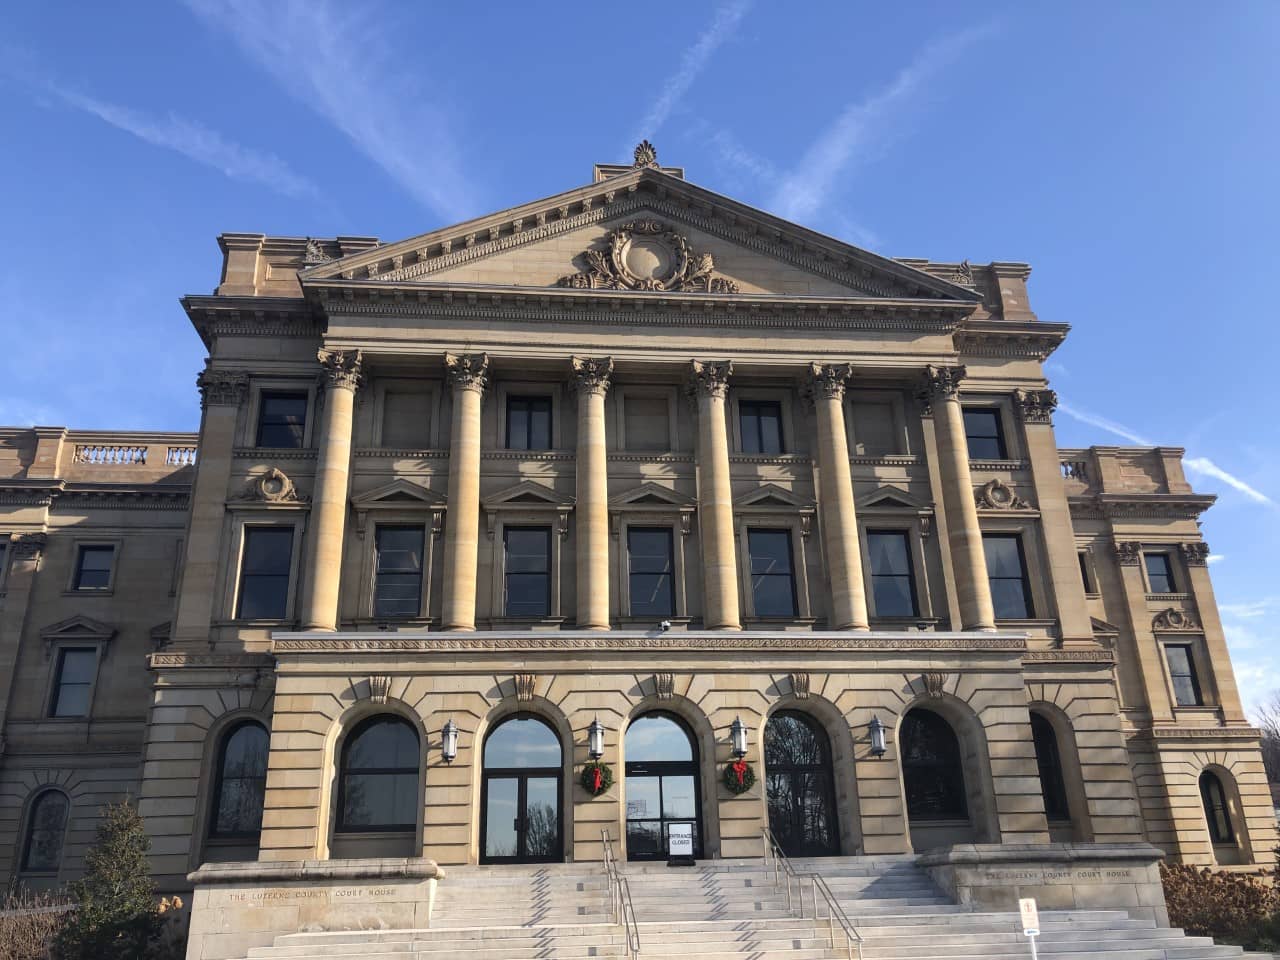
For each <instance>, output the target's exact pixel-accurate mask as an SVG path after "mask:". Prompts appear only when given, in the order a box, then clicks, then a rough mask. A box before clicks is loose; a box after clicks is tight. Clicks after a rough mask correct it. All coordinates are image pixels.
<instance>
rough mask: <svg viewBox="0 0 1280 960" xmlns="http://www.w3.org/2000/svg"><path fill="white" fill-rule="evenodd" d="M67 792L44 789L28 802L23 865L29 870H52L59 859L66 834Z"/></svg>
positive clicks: (43, 871)
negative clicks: (29, 805)
mask: <svg viewBox="0 0 1280 960" xmlns="http://www.w3.org/2000/svg"><path fill="white" fill-rule="evenodd" d="M68 807H69V804H68V801H67V796H66V794H64V793H60V792H59V791H57V790H47V791H45V792H44V793H42V794H41V795H40V796H39V797H37V798H36V801H35V803H33V804H32V805H31V812H30V814H29V815H28V818H27V843H26V849H25V850H24V851H23V854H22V869H23V871H25V872H29V873H55V872H57V870H58V867H59V865H60V864H61V862H62V841H63V839H64V838H65V837H66V835H67V812H68Z"/></svg>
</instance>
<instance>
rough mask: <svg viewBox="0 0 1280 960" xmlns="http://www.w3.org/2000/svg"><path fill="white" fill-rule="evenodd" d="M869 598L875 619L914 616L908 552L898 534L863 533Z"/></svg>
mask: <svg viewBox="0 0 1280 960" xmlns="http://www.w3.org/2000/svg"><path fill="white" fill-rule="evenodd" d="M867 553H868V554H870V561H871V594H872V598H873V599H874V601H875V614H876V616H877V617H914V616H916V612H917V611H916V585H915V577H914V576H913V574H912V570H911V549H910V545H909V542H908V540H907V535H906V533H904V532H903V531H901V530H869V531H867Z"/></svg>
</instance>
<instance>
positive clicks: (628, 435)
mask: <svg viewBox="0 0 1280 960" xmlns="http://www.w3.org/2000/svg"><path fill="white" fill-rule="evenodd" d="M218 244H219V247H220V248H221V251H222V257H223V259H222V264H221V276H220V280H219V282H218V285H217V289H216V291H215V292H214V293H213V294H211V295H206V294H193V295H190V296H188V297H186V298H184V299H183V300H182V306H183V308H184V309H185V311H186V314H187V316H188V317H189V318H190V322H191V323H192V324H193V325H194V327H195V330H196V332H197V333H198V334H199V336H200V337H201V339H202V340H203V342H204V344H205V346H206V347H207V349H208V354H209V359H208V361H207V365H206V367H205V369H204V370H203V372H201V373H200V374H199V377H198V381H197V385H198V388H199V393H198V398H199V402H200V408H201V411H202V413H201V421H200V431H199V433H198V434H143V433H116V432H83V431H76V430H73V429H67V428H62V427H34V428H30V429H25V428H6V429H4V430H3V431H0V534H2V535H3V536H2V537H0V548H2V549H4V551H5V552H4V555H3V567H2V568H0V569H2V571H3V572H2V573H0V664H2V669H0V675H2V676H3V677H4V678H5V681H4V684H3V686H2V687H0V722H2V723H3V753H2V754H0V867H2V868H3V870H4V872H5V873H6V874H7V875H8V876H10V877H12V878H14V879H16V880H18V881H21V882H24V883H27V884H29V885H35V886H48V885H52V884H55V883H59V882H64V881H66V880H67V879H69V878H72V877H74V876H76V875H77V874H78V872H79V871H80V870H81V868H82V862H83V854H84V852H85V850H86V847H87V845H88V844H89V843H90V842H91V840H92V836H93V831H94V828H95V826H96V823H97V818H98V815H99V808H100V806H101V805H102V804H103V803H104V802H106V801H108V800H111V799H114V798H119V797H122V796H124V795H126V794H128V795H132V796H134V797H136V798H137V799H138V802H139V803H140V807H141V811H142V813H143V815H144V816H145V818H146V823H147V828H148V831H149V833H150V836H151V841H152V859H153V863H154V869H155V873H156V875H157V877H158V878H159V880H160V883H161V885H162V887H163V888H165V889H187V888H189V887H190V886H191V882H190V881H188V879H187V878H188V874H190V873H191V872H192V871H195V870H196V869H197V868H200V867H201V865H204V864H215V863H219V862H227V861H258V862H260V863H262V864H271V863H279V862H294V861H304V860H319V861H332V860H348V859H366V858H372V857H425V858H429V859H431V860H434V861H436V862H437V863H438V864H441V865H444V866H445V868H446V870H447V869H448V866H449V865H467V864H480V863H504V862H560V861H573V862H584V861H585V862H598V861H600V860H601V858H602V856H603V846H602V830H607V831H609V833H610V835H611V837H612V840H613V843H614V844H615V846H616V850H617V853H618V856H619V858H620V859H624V860H625V859H630V860H636V859H644V858H656V857H659V856H662V857H665V851H666V842H665V838H666V835H667V832H668V829H669V825H670V823H672V822H676V821H678V822H682V823H683V822H691V823H693V824H694V844H695V848H696V855H697V856H698V858H699V859H700V860H715V859H717V858H743V857H758V856H760V855H761V854H762V852H763V846H762V844H763V841H762V831H763V829H764V828H769V829H770V831H771V832H772V835H773V837H774V838H775V839H776V840H777V842H778V844H779V845H780V847H781V848H782V849H783V850H784V851H786V852H787V853H790V854H793V855H797V856H799V855H803V856H819V855H825V854H844V855H853V854H862V855H885V854H904V853H911V852H913V851H914V852H919V851H923V850H927V849H934V848H939V847H942V848H946V847H951V846H952V845H955V844H1002V845H1006V846H1010V847H1018V848H1019V849H1025V848H1026V846H1027V845H1031V846H1033V847H1034V846H1036V845H1045V844H1050V843H1051V842H1054V843H1066V844H1072V845H1073V846H1071V847H1070V848H1069V849H1074V850H1077V851H1078V850H1086V849H1088V848H1089V847H1090V846H1091V845H1115V844H1140V843H1142V842H1148V843H1150V844H1154V845H1155V846H1157V847H1159V848H1160V849H1162V850H1164V851H1165V852H1166V853H1167V854H1168V856H1170V857H1172V858H1174V859H1177V860H1182V861H1185V862H1190V863H1197V864H1214V863H1216V864H1221V865H1249V864H1253V865H1262V864H1267V863H1269V862H1270V860H1271V858H1272V854H1271V850H1272V847H1273V846H1274V844H1275V839H1276V837H1275V827H1274V819H1273V814H1272V809H1271V801H1270V797H1269V794H1268V790H1267V785H1266V783H1265V778H1264V776H1263V769H1262V762H1261V757H1260V754H1259V746H1258V732H1257V731H1256V730H1255V729H1253V728H1252V727H1251V726H1250V725H1249V723H1248V722H1247V720H1246V718H1245V715H1244V712H1243V710H1242V708H1241V702H1240V697H1239V694H1238V691H1237V688H1236V682H1235V679H1234V677H1233V674H1232V667H1231V663H1230V659H1229V657H1228V654H1227V648H1226V644H1225V641H1224V638H1223V631H1222V625H1221V622H1220V620H1219V614H1218V610H1217V606H1216V604H1215V601H1214V595H1213V588H1212V586H1211V583H1210V578H1209V572H1208V568H1207V567H1206V557H1207V553H1208V547H1207V546H1206V544H1205V543H1204V541H1203V540H1202V539H1201V536H1200V530H1199V525H1198V522H1197V521H1198V518H1199V517H1200V516H1201V515H1202V513H1203V512H1204V511H1205V510H1206V509H1207V508H1208V507H1209V506H1210V505H1211V504H1212V502H1213V497H1211V496H1206V495H1203V494H1197V493H1195V492H1194V491H1193V490H1192V489H1191V487H1190V486H1189V485H1188V483H1187V480H1186V478H1185V476H1184V473H1183V468H1182V464H1181V454H1182V451H1181V450H1179V449H1176V448H1169V447H1156V448H1150V447H1141V448H1139V447H1109V446H1108V447H1102V446H1098V447H1090V448H1088V449H1071V450H1064V449H1059V447H1058V446H1057V443H1056V441H1055V438H1054V429H1053V423H1052V417H1053V412H1054V407H1055V402H1056V399H1055V395H1054V393H1053V391H1052V390H1050V389H1049V386H1048V383H1047V381H1046V377H1045V372H1044V361H1045V359H1046V358H1047V357H1048V356H1049V355H1050V354H1051V353H1052V352H1053V351H1054V350H1055V349H1056V348H1057V347H1058V346H1059V345H1060V344H1061V343H1062V341H1063V339H1064V337H1065V336H1066V335H1067V329H1068V328H1067V325H1066V324H1064V323H1051V322H1043V321H1040V320H1039V319H1038V318H1037V317H1036V314H1035V313H1034V312H1033V311H1032V308H1031V305H1030V303H1029V301H1028V293H1027V277H1028V274H1029V273H1030V268H1029V267H1028V266H1027V265H1026V264H1022V263H1013V262H994V263H989V264H984V265H978V264H970V263H968V262H959V263H954V262H949V263H936V262H931V261H927V260H914V259H889V258H886V257H882V256H879V255H876V254H873V253H870V252H867V251H865V250H861V249H858V248H856V247H853V246H849V245H847V244H845V243H842V242H839V241H836V240H833V239H830V238H829V237H826V236H823V235H820V234H818V233H815V232H813V231H811V230H808V229H806V228H804V227H803V226H799V225H796V224H792V223H788V222H784V221H782V220H780V219H778V218H776V217H773V216H771V215H769V214H766V213H762V212H761V211H759V210H755V209H752V208H750V207H747V206H745V205H743V204H741V203H738V202H735V201H733V200H731V199H728V198H726V197H723V196H720V195H718V194H715V193H712V192H710V191H708V190H706V189H703V188H700V187H697V186H694V185H692V184H691V183H689V182H688V181H686V180H685V179H684V175H683V171H682V170H681V169H679V168H671V167H662V166H659V165H658V163H657V160H656V157H655V155H654V153H653V152H652V150H651V148H648V147H647V145H642V147H641V148H640V149H638V150H637V154H636V160H635V164H634V165H628V166H597V167H596V168H595V172H594V179H593V180H592V182H591V183H589V184H587V185H586V186H582V187H579V188H576V189H573V190H569V191H568V192H565V193H561V194H559V195H557V196H553V197H550V198H548V199H544V200H537V201H534V202H531V203H527V204H525V205H522V206H519V207H515V208H513V209H510V210H505V211H503V212H501V213H497V214H494V215H492V216H487V217H483V218H481V219H478V220H473V221H470V222H467V223H463V224H461V225H458V226H451V227H448V228H445V229H441V230H436V231H434V232H431V233H427V234H424V235H422V236H417V237H413V238H411V239H408V240H403V241H398V242H394V243H381V242H379V241H377V240H375V239H373V238H368V237H337V238H335V239H314V238H307V239H301V238H293V237H272V236H263V235H261V234H248V233H229V234H224V235H222V236H221V237H219V238H218ZM211 270H212V268H211ZM181 335H182V334H181V333H178V332H175V334H174V336H175V338H176V337H179V336H181ZM196 400H197V394H196V393H195V392H193V394H192V397H191V402H192V406H193V408H194V405H195V403H196ZM597 722H598V726H597V727H594V728H593V725H594V724H596V723H597ZM593 729H594V730H595V731H597V732H596V734H595V738H596V740H597V747H598V750H597V751H596V752H599V753H600V760H601V761H602V762H603V763H605V764H607V765H608V767H609V773H610V774H611V779H612V782H611V783H605V784H603V785H602V786H603V789H602V790H601V792H600V793H599V794H598V795H595V791H594V790H593V789H587V787H586V786H584V785H583V784H584V781H583V779H582V770H583V768H584V764H586V763H587V762H588V760H589V759H590V753H591V752H592V751H591V747H592V731H593ZM735 730H736V737H735ZM739 756H741V759H742V760H743V761H745V763H746V764H747V767H746V773H745V775H744V786H745V787H747V789H744V790H743V792H737V791H735V790H734V789H731V786H733V777H734V776H735V774H734V773H733V770H734V767H733V763H734V762H735V761H736V760H738V759H739ZM739 769H742V768H741V767H739ZM753 778H754V781H755V782H754V784H751V783H750V780H751V779H753ZM1044 849H1046V850H1048V849H1050V848H1048V847H1045V848H1044ZM1055 849H1063V848H1055ZM206 869H209V868H206Z"/></svg>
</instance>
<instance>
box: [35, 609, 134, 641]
mask: <svg viewBox="0 0 1280 960" xmlns="http://www.w3.org/2000/svg"><path fill="white" fill-rule="evenodd" d="M115 632H116V628H115V627H113V626H112V625H111V624H109V623H103V622H102V621H101V620H94V619H93V618H92V617H86V616H83V615H80V614H77V615H76V616H74V617H68V618H67V619H66V620H59V621H58V622H57V623H55V624H51V625H50V626H47V627H45V628H44V629H43V630H41V631H40V637H41V639H43V640H71V639H86V640H110V639H111V638H112V637H113V636H115Z"/></svg>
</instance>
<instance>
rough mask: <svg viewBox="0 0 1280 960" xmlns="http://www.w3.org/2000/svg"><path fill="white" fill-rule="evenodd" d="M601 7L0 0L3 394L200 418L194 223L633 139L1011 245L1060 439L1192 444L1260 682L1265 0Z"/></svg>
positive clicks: (704, 174) (579, 156)
mask: <svg viewBox="0 0 1280 960" xmlns="http://www.w3.org/2000/svg"><path fill="white" fill-rule="evenodd" d="M122 9H124V10H128V11H129V13H128V15H127V16H126V15H122V14H121V13H120V12H119V11H120V10H122ZM623 9H624V10H625V13H619V12H617V8H608V9H606V8H602V7H601V6H600V5H599V4H591V5H588V4H568V3H562V4H559V5H550V4H514V3H511V4H505V3H489V4H483V5H481V4H452V5H444V4H427V3H415V4H410V3H404V4H400V5H396V4H389V3H387V4H377V3H364V4H359V5H356V4H342V3H339V2H336V0H304V2H292V0H290V2H285V0H275V2H272V3H260V2H257V0H189V2H187V3H174V4H161V3H150V4H145V3H137V4H132V5H128V6H127V7H124V8H120V7H117V6H115V5H112V4H89V3H83V4H60V3H43V4H19V5H9V6H8V7H7V8H6V10H5V11H4V13H3V14H0V18H2V19H0V25H2V26H3V29H2V30H0V119H2V120H3V129H4V131H5V134H4V136H3V138H0V182H3V183H4V184H5V186H6V190H5V196H4V201H3V206H2V207H0V210H3V214H2V216H3V222H4V224H5V225H6V227H7V229H8V231H9V232H8V234H7V236H6V239H5V242H4V250H3V256H2V257H0V304H2V305H3V306H0V331H2V332H3V334H4V344H5V349H4V350H3V351H2V352H0V378H2V379H0V423H8V424H30V423H42V424H66V425H68V426H72V427H78V428H120V429H194V428H195V427H196V425H197V422H198V414H199V411H198V406H197V403H196V396H195V391H194V389H193V377H194V375H195V373H196V371H197V370H198V369H199V368H200V366H201V363H202V360H203V350H202V348H201V345H200V342H199V340H198V339H197V337H196V336H195V334H194V333H193V332H192V331H191V328H190V326H189V324H188V322H187V320H186V318H185V316H184V315H183V313H182V311H181V309H180V307H179V306H178V302H177V301H178V297H179V296H181V295H182V294H186V293H204V292H208V291H211V290H212V289H213V287H214V285H215V284H216V283H217V280H218V266H219V254H218V251H217V247H216V246H215V244H214V241H213V238H214V237H215V236H216V235H217V234H218V233H220V232H223V231H253V232H263V233H279V234H288V235H294V236H303V235H313V236H334V235H335V234H360V235H376V236H378V237H380V238H382V239H383V240H396V239H400V238H403V237H406V236H411V235H414V234H417V233H421V232H423V231H425V230H429V229H433V228H435V227H439V226H443V225H446V224H448V223H450V222H453V221H456V220H459V219H462V218H465V217H469V216H473V215H478V214H482V213H485V212H488V211H491V210H497V209H501V208H504V207H507V206H510V205H512V204H515V203H518V202H522V201H525V200H528V199H532V198H535V197H540V196H545V195H548V194H552V193H556V192H558V191H560V190H564V189H568V188H570V187H573V186H576V185H578V184H581V183H584V182H586V181H587V180H588V178H589V176H590V170H591V164H592V163H593V162H597V161H604V162H621V161H626V160H628V159H629V157H630V151H631V148H632V146H633V145H634V143H635V142H636V141H637V140H638V139H640V138H641V137H648V138H650V139H651V140H653V141H654V142H655V143H656V144H657V146H658V148H659V155H660V159H661V160H663V161H664V162H666V163H668V164H678V165H682V166H684V167H685V168H686V170H687V172H688V176H689V179H691V180H693V181H695V182H697V183H700V184H702V185H704V186H707V187H710V188H712V189H714V190H717V191H719V192H722V193H727V194H729V195H732V196H734V197H737V198H739V199H741V200H743V201H745V202H747V203H751V204H754V205H757V206H760V207H763V208H765V209H767V210H770V211H772V212H775V213H777V214H780V215H782V216H785V217H789V218H792V219H795V220H797V221H799V222H801V223H804V224H806V225H807V226H810V227H813V228H816V229H819V230H823V231H825V232H828V233H831V234H834V235H836V236H839V237H841V238H843V239H846V240H849V241H850V242H853V243H857V244H859V245H862V246H866V247H868V248H870V249H873V250H875V251H877V252H879V253H883V254H886V255H889V256H911V257H930V258H933V259H940V260H955V259H962V258H967V259H969V260H971V261H974V262H978V261H984V262H985V261H988V260H992V259H999V260H1025V261H1028V262H1030V263H1031V264H1032V265H1033V266H1034V268H1035V272H1034V274H1033V276H1032V278H1031V297H1032V305H1033V307H1034V308H1035V309H1036V310H1037V312H1038V313H1039V315H1040V317H1041V319H1043V320H1052V321H1066V322H1069V323H1071V324H1072V325H1073V327H1074V329H1073V332H1072V335H1071V337H1070V338H1069V339H1068V342H1067V345H1066V346H1065V347H1064V348H1063V349H1061V350H1060V351H1059V352H1058V353H1057V354H1056V355H1055V356H1054V357H1053V359H1052V360H1051V362H1050V364H1049V373H1050V376H1051V377H1052V381H1053V386H1054V387H1055V388H1056V389H1057V390H1058V391H1059V394H1060V395H1061V398H1062V401H1063V404H1064V406H1063V407H1062V408H1060V410H1059V412H1058V415H1057V418H1056V423H1057V430H1058V438H1059V442H1060V444H1061V445H1063V446H1084V445H1087V444H1089V443H1123V442H1153V443H1163V444H1173V445H1181V446H1185V447H1186V448H1187V451H1188V453H1187V455H1188V457H1189V458H1190V460H1189V463H1190V464H1191V465H1192V467H1193V468H1194V469H1192V470H1190V471H1189V475H1190V478H1191V480H1192V482H1193V483H1194V484H1195V486H1196V487H1197V488H1198V489H1199V490H1201V491H1205V492H1211V493H1216V494H1218V495H1219V497H1220V499H1219V502H1218V505H1217V506H1216V507H1214V508H1213V509H1212V510H1211V511H1210V512H1209V513H1208V514H1207V516H1206V519H1205V524H1204V526H1205V535H1206V539H1207V540H1208V541H1209V543H1210V544H1211V546H1212V548H1213V554H1214V561H1213V572H1214V577H1215V582H1216V585H1217V591H1218V597H1219V601H1220V603H1221V605H1222V611H1223V615H1224V620H1225V622H1226V626H1227V630H1228V636H1229V639H1230V642H1231V646H1232V650H1233V653H1234V658H1235V663H1236V668H1237V674H1238V676H1239V679H1240V682H1241V686H1242V689H1243V691H1244V693H1245V695H1246V698H1247V699H1248V700H1249V701H1250V702H1252V703H1257V702H1258V701H1259V700H1260V699H1261V698H1262V697H1263V696H1264V695H1265V694H1267V693H1269V692H1270V691H1272V690H1275V689H1278V688H1280V676H1278V675H1277V673H1276V672H1275V669H1274V667H1275V657H1274V654H1273V652H1272V643H1273V639H1272V638H1273V636H1274V634H1275V627H1274V624H1275V623H1276V621H1277V619H1280V581H1278V580H1277V573H1276V570H1277V566H1276V558H1275V544H1276V543H1277V542H1278V541H1280V427H1277V426H1276V421H1275V418H1274V415H1273V412H1272V409H1271V408H1272V406H1273V404H1274V402H1275V401H1274V389H1273V388H1272V387H1271V380H1272V378H1273V371H1274V363H1275V357H1276V347H1277V342H1278V340H1280V338H1278V336H1277V334H1276V332H1275V325H1276V319H1275V317H1274V316H1273V314H1274V311H1275V308H1274V299H1273V296H1272V289H1271V279H1270V278H1271V276H1272V275H1273V274H1274V273H1275V271H1276V264H1277V262H1278V261H1280V256H1278V254H1280V249H1278V248H1280V244H1278V243H1277V239H1276V237H1277V223H1280V190H1277V187H1276V174H1275V171H1276V170H1277V169H1278V168H1280V163H1278V162H1277V161H1278V160H1280V156H1278V153H1280V151H1278V149H1277V148H1278V147H1280V124H1277V122H1276V121H1277V117H1280V111H1278V110H1277V107H1280V58H1278V57H1277V56H1276V48H1277V40H1278V39H1280V5H1277V4H1275V3H1273V2H1246V0H1233V2H1231V3H1227V4H1213V5H1210V4H1193V3H1189V2H1181V0H1178V2H1170V0H1165V2H1160V3H1136V2H1135V3H1126V4H1115V3H1091V2H1077V3H1073V4H1027V3H1004V4H1001V3H991V4H987V5H985V6H983V5H975V4H968V5H965V4H955V3H937V4H928V3H916V4H896V5H890V4H870V3H848V2H844V3H830V4H786V5H783V4H770V3H766V2H764V0H755V2H754V3H752V2H749V0H726V2H721V3H719V4H714V3H706V4H698V3H695V4H687V5H685V6H683V7H681V8H680V9H679V11H678V13H676V12H673V11H672V10H667V9H666V8H661V7H654V6H645V5H639V6H632V7H627V8H623ZM50 383H57V384H58V389H57V391H56V392H51V391H50V390H49V389H48V384H50Z"/></svg>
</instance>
